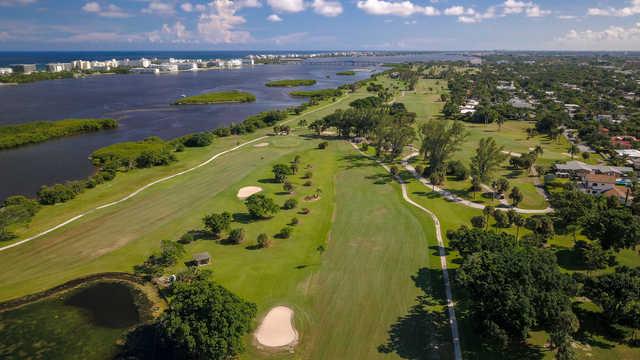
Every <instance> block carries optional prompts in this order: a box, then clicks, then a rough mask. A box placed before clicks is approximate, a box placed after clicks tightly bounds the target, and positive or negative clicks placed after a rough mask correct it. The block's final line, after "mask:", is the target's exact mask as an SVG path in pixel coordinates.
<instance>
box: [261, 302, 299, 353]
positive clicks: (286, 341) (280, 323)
mask: <svg viewBox="0 0 640 360" xmlns="http://www.w3.org/2000/svg"><path fill="white" fill-rule="evenodd" d="M255 338H256V341H257V342H258V344H259V345H260V346H264V347H267V348H284V347H293V346H295V345H296V343H297V342H298V332H297V331H296V329H295V328H294V327H293V310H291V309H290V308H288V307H286V306H276V307H274V308H273V309H271V310H269V312H268V313H267V315H266V316H265V317H264V319H262V323H261V324H260V326H259V327H258V330H256V332H255Z"/></svg>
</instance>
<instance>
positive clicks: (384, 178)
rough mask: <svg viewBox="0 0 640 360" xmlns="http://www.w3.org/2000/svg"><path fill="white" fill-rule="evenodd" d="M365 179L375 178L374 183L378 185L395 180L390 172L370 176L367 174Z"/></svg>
mask: <svg viewBox="0 0 640 360" xmlns="http://www.w3.org/2000/svg"><path fill="white" fill-rule="evenodd" d="M365 179H367V180H373V183H374V184H376V185H385V184H389V183H391V182H392V181H393V178H392V177H391V176H390V175H388V174H375V175H368V176H365Z"/></svg>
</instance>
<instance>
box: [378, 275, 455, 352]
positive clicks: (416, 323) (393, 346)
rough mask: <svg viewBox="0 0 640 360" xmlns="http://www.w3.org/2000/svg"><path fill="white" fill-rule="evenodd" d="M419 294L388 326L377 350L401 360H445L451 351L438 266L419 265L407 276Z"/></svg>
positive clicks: (447, 320)
mask: <svg viewBox="0 0 640 360" xmlns="http://www.w3.org/2000/svg"><path fill="white" fill-rule="evenodd" d="M411 279H412V280H413V281H414V283H415V285H416V287H418V288H419V289H420V290H422V292H423V293H422V294H420V295H418V296H417V297H416V303H415V305H413V306H411V308H409V311H408V312H407V314H406V315H403V316H401V317H399V318H398V319H397V321H396V322H395V323H394V324H392V325H391V327H390V328H389V331H388V334H389V338H388V339H387V341H386V343H384V344H381V345H379V346H378V352H380V353H383V354H389V353H395V354H396V355H398V356H399V357H400V358H403V359H441V358H443V359H446V358H450V357H451V356H450V355H449V354H452V346H451V333H450V328H449V319H448V316H447V313H446V308H445V307H444V305H445V302H444V293H442V291H434V290H436V289H434V288H433V287H432V284H436V287H437V288H438V289H437V290H439V288H440V286H437V284H441V282H439V281H441V280H442V273H441V272H440V270H439V269H436V270H434V269H427V268H422V269H420V270H418V272H417V273H416V274H415V275H412V276H411Z"/></svg>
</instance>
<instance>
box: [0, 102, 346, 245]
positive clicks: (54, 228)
mask: <svg viewBox="0 0 640 360" xmlns="http://www.w3.org/2000/svg"><path fill="white" fill-rule="evenodd" d="M348 97H349V96H348V95H346V96H344V97H342V98H341V99H339V100H338V101H335V102H331V103H329V104H327V105H324V106H321V107H319V108H317V109H313V110H311V111H309V112H307V113H304V114H300V115H296V116H294V117H293V118H291V119H289V120H285V121H282V122H281V123H280V124H286V123H289V122H291V121H294V120H296V119H298V118H300V117H303V116H307V115H310V114H313V113H314V112H316V111H320V110H323V109H326V108H327V107H329V106H332V105H335V104H338V103H340V102H342V101H343V100H345V99H347V98H348ZM266 138H268V136H266V135H265V136H260V137H258V138H255V139H252V140H249V141H246V142H244V143H242V144H240V145H237V146H235V147H233V148H231V149H227V150H225V151H222V152H219V153H217V154H215V155H213V156H212V157H210V158H209V159H207V160H205V161H204V162H202V163H200V164H198V165H196V166H194V167H192V168H190V169H187V170H184V171H181V172H179V173H176V174H173V175H169V176H166V177H163V178H161V179H158V180H155V181H152V182H150V183H148V184H147V185H144V186H143V187H141V188H139V189H138V190H136V191H134V192H132V193H131V194H129V195H127V196H125V197H124V198H122V199H120V200H117V201H114V202H111V203H108V204H105V205H101V206H98V207H96V208H94V209H91V210H89V211H86V212H83V213H82V214H79V215H76V216H74V217H72V218H71V219H69V220H67V221H64V222H62V223H60V224H58V225H56V226H54V227H51V228H49V229H47V230H45V231H43V232H41V233H38V234H36V235H33V236H31V237H28V238H26V239H24V240H20V241H18V242H15V243H13V244H10V245H6V246H3V247H0V252H2V251H5V250H9V249H11V248H13V247H16V246H18V245H22V244H24V243H27V242H29V241H31V240H35V239H37V238H39V237H42V236H44V235H47V234H48V233H50V232H52V231H55V230H58V229H60V228H61V227H64V226H66V225H68V224H70V223H72V222H74V221H76V220H78V219H81V218H83V217H84V216H87V215H89V214H91V213H93V212H95V211H97V210H100V209H104V208H108V207H111V206H114V205H117V204H120V203H121V202H124V201H127V200H129V199H131V198H132V197H134V196H136V195H138V194H139V193H141V192H142V191H144V190H146V189H148V188H150V187H151V186H153V185H156V184H158V183H161V182H165V181H167V180H170V179H173V178H175V177H178V176H180V175H184V174H186V173H189V172H191V171H193V170H196V169H199V168H201V167H203V166H205V165H207V164H209V163H210V162H212V161H213V160H215V159H217V158H219V157H220V156H222V155H225V154H228V153H230V152H232V151H235V150H237V149H240V148H241V147H244V146H246V145H249V144H252V143H254V142H256V141H260V140H263V139H266Z"/></svg>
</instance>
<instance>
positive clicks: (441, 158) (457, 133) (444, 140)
mask: <svg viewBox="0 0 640 360" xmlns="http://www.w3.org/2000/svg"><path fill="white" fill-rule="evenodd" d="M420 134H421V136H422V146H421V148H420V152H421V153H422V154H423V155H424V158H425V160H426V161H427V162H428V164H429V166H428V168H427V173H426V174H425V175H427V176H429V175H431V174H432V173H437V174H441V175H444V174H445V173H446V169H445V165H446V163H447V161H448V160H449V158H450V157H451V156H452V155H453V154H454V153H455V152H456V151H458V150H460V145H461V144H462V142H463V141H464V139H465V138H466V137H467V132H466V131H465V128H464V125H463V124H462V123H461V122H458V121H456V122H454V123H453V124H452V125H448V124H447V122H445V121H436V120H430V121H427V122H426V123H424V124H423V125H422V126H421V127H420ZM442 177H444V176H442Z"/></svg>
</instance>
